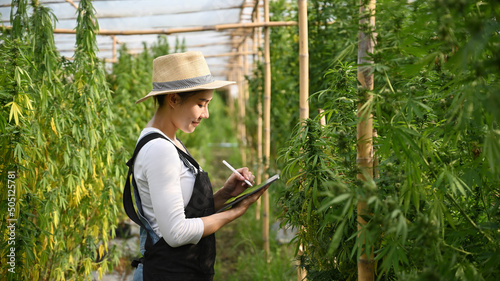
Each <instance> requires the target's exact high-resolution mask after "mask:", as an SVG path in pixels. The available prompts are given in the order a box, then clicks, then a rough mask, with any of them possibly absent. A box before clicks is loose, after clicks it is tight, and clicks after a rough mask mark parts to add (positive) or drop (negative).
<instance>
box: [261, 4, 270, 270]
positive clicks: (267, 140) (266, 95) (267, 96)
mask: <svg viewBox="0 0 500 281" xmlns="http://www.w3.org/2000/svg"><path fill="white" fill-rule="evenodd" d="M264 21H265V22H266V23H267V22H269V0H264ZM269 40H270V38H269V27H267V26H266V27H265V28H264V172H265V175H266V176H265V177H266V178H267V177H269V174H268V173H269V171H268V170H269V157H270V155H271V53H270V52H271V50H270V42H269ZM262 201H263V205H264V210H263V213H262V218H263V219H262V226H263V227H262V238H263V240H264V250H265V251H266V259H267V261H268V262H269V261H270V251H271V250H270V247H269V192H268V191H266V192H264V194H263V195H262Z"/></svg>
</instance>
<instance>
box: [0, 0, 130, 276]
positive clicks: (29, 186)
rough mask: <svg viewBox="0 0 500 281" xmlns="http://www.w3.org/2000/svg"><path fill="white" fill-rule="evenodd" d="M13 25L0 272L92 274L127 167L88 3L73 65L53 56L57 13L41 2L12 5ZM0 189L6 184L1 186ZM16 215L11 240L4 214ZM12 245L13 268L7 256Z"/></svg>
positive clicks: (5, 94)
mask: <svg viewBox="0 0 500 281" xmlns="http://www.w3.org/2000/svg"><path fill="white" fill-rule="evenodd" d="M12 4H13V5H14V6H16V7H17V10H16V12H15V13H13V14H12V15H11V22H12V24H13V27H12V29H11V30H5V29H4V30H2V33H1V35H0V36H1V41H2V44H1V45H0V48H1V51H0V54H1V55H0V59H1V61H2V64H1V65H2V68H1V69H0V72H1V74H0V77H2V78H1V79H2V80H1V83H0V86H1V89H0V93H1V96H0V99H1V114H0V116H1V119H0V120H1V121H2V122H1V127H0V133H1V135H2V138H1V142H2V145H1V152H0V155H1V156H0V157H1V164H0V165H1V167H2V169H1V170H2V173H1V174H2V182H5V183H7V178H8V174H10V173H9V171H13V172H14V173H15V175H16V178H15V191H16V193H15V199H16V200H15V203H16V205H15V210H16V212H15V214H14V216H12V214H8V213H6V211H7V208H8V203H9V202H11V201H8V198H7V197H8V193H7V192H6V189H5V190H4V191H5V192H2V193H1V195H0V198H1V203H0V208H1V212H2V218H3V219H2V220H1V221H0V229H1V235H2V239H1V243H2V247H1V257H0V259H1V260H2V262H1V271H2V274H1V275H2V276H3V277H4V278H5V279H7V280H39V279H40V280H64V279H67V278H70V279H86V278H87V279H89V278H91V276H92V275H91V272H92V271H97V272H98V273H99V274H102V273H104V272H105V271H107V270H108V268H110V267H111V265H112V263H111V260H109V259H103V257H104V256H105V255H106V254H107V253H109V252H111V251H112V249H111V248H110V247H109V246H108V241H109V240H110V238H112V237H113V236H114V229H115V226H116V223H117V219H118V217H119V214H120V211H119V210H120V209H119V206H118V205H117V204H116V202H117V201H118V198H117V196H118V194H119V190H120V189H119V185H120V184H119V182H120V181H121V178H120V176H121V175H122V174H123V173H124V169H123V166H122V165H117V164H116V163H121V162H123V161H124V160H125V158H124V157H123V155H122V154H121V153H120V151H119V148H120V147H121V145H122V144H121V142H120V140H119V137H118V134H117V132H116V129H115V126H114V125H113V119H114V114H113V112H112V109H111V105H112V101H111V91H110V89H109V87H108V84H107V82H106V76H105V72H104V68H103V64H102V62H100V61H99V60H98V59H97V57H96V51H97V45H96V38H95V33H96V32H95V31H96V30H97V29H98V28H99V27H98V25H97V21H96V18H95V16H94V12H95V11H94V8H93V7H92V5H91V3H90V1H86V0H84V1H80V2H79V7H78V11H77V13H78V25H77V28H76V33H77V42H76V52H75V56H74V60H73V61H67V60H65V59H64V58H62V57H60V56H59V54H58V52H57V50H56V48H55V45H54V39H53V24H54V21H55V17H54V15H53V14H52V12H51V11H50V10H49V9H47V8H45V7H43V6H39V5H38V1H34V2H33V3H31V4H29V3H28V1H13V3H12ZM2 186H3V185H2ZM8 217H10V218H12V219H16V220H17V221H15V240H14V241H15V244H8V240H7V238H8V237H9V236H10V237H12V235H10V232H8V231H7V224H8V222H7V220H6V219H7V218H8ZM11 248H14V249H15V255H16V259H15V267H14V269H15V274H12V273H10V272H8V271H7V270H8V269H9V268H12V266H11V265H9V264H7V261H10V259H9V260H8V258H7V254H8V253H10V251H11V250H10V249H11Z"/></svg>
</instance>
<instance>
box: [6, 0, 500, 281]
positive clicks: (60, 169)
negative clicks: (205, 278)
mask: <svg viewBox="0 0 500 281" xmlns="http://www.w3.org/2000/svg"><path fill="white" fill-rule="evenodd" d="M36 3H37V2H36V1H34V2H33V3H31V4H30V3H29V2H28V1H13V5H16V6H17V7H18V8H17V11H16V13H15V14H12V15H11V22H12V24H13V28H12V29H11V30H6V29H3V30H2V32H1V34H0V41H1V44H0V60H1V65H2V68H0V102H1V109H0V134H1V136H2V137H1V151H0V157H1V164H0V167H1V171H2V172H1V176H2V182H6V183H8V177H9V174H12V173H9V171H14V172H15V175H16V178H15V187H16V188H15V190H16V193H15V198H16V204H17V205H16V213H15V214H14V218H15V219H17V221H16V232H15V233H16V237H15V242H16V244H15V249H16V272H17V273H16V275H15V278H14V277H13V275H8V274H6V273H7V269H8V268H9V265H8V264H7V263H6V262H7V258H6V256H7V254H8V251H9V249H10V246H11V245H8V241H9V240H8V238H9V232H8V229H7V221H6V220H5V219H2V220H0V231H1V232H0V233H1V235H2V240H1V243H2V247H1V253H0V254H1V257H0V259H1V270H2V276H7V277H6V278H10V280H14V279H18V278H21V279H25V280H36V279H44V280H64V279H78V280H79V279H90V278H91V277H90V276H91V275H90V272H92V271H98V272H99V273H101V274H102V273H104V272H105V271H107V270H109V269H110V268H111V267H112V265H113V264H114V263H115V262H116V261H117V259H118V257H117V256H116V255H114V253H113V249H112V248H111V247H108V241H109V239H111V238H112V237H113V236H114V229H115V227H116V224H117V222H118V221H119V220H120V219H122V218H123V216H124V214H123V212H122V211H121V207H120V201H121V200H120V198H119V194H120V190H121V189H120V186H121V184H122V183H121V181H122V177H121V176H123V174H124V172H125V171H124V168H125V167H124V165H123V163H125V161H126V160H127V159H128V157H129V156H130V152H131V151H132V149H133V147H134V145H135V142H136V140H137V137H138V135H139V133H140V131H141V129H142V128H143V127H144V126H145V124H146V123H147V122H148V120H149V119H150V118H151V116H152V114H153V112H154V105H153V103H152V102H150V101H149V102H146V103H141V104H138V105H136V104H135V101H136V100H137V99H139V98H140V97H142V96H143V95H144V94H145V93H147V92H149V90H150V85H151V62H152V59H153V58H154V57H157V56H159V55H165V54H168V53H170V52H171V49H170V46H168V44H167V40H166V38H164V37H159V39H158V42H157V44H156V45H155V46H153V47H152V48H146V47H145V48H144V52H142V53H141V54H140V55H137V56H132V55H129V54H128V53H127V49H126V46H122V49H121V50H120V55H119V61H118V63H116V64H114V65H113V68H112V70H111V71H110V72H109V73H106V72H105V71H104V69H103V63H102V62H100V61H99V60H98V59H97V58H96V55H95V53H96V50H97V46H96V40H95V30H97V29H98V26H97V21H96V20H95V17H94V10H93V8H92V5H91V3H90V1H87V0H83V1H80V2H79V5H80V6H79V10H78V15H79V19H78V27H77V34H78V35H77V52H76V53H75V59H74V60H73V61H68V60H65V59H64V58H62V57H60V55H59V54H58V52H57V50H56V49H55V46H54V41H53V36H52V30H53V24H54V21H55V17H54V16H53V15H52V13H51V12H50V10H48V9H46V8H44V7H43V6H39V5H38V4H36ZM270 4H271V20H273V21H281V20H283V21H287V20H295V21H297V13H296V10H297V7H296V2H295V1H286V0H276V1H271V3H270ZM357 5H358V4H357V2H356V1H314V0H311V1H308V10H309V11H308V13H309V37H310V38H309V53H310V57H309V59H310V85H309V86H310V92H311V93H313V95H312V96H311V98H310V109H311V112H310V115H311V116H312V118H311V119H309V120H306V121H305V122H303V123H299V122H298V110H297V108H298V92H299V85H298V81H299V74H298V55H297V54H298V33H297V32H298V31H297V28H296V27H283V28H272V29H271V30H272V32H271V40H272V43H271V46H272V50H271V62H272V113H271V114H272V117H271V120H272V150H271V151H272V153H271V154H272V155H271V159H272V160H274V159H278V161H271V167H270V170H269V171H266V172H267V173H269V174H274V173H275V172H281V173H282V176H283V177H284V179H285V182H286V183H287V185H286V186H284V185H279V184H277V185H275V188H274V189H273V190H271V191H270V192H271V195H272V196H271V198H272V200H273V201H274V202H273V203H275V202H276V203H278V204H279V206H280V208H273V210H275V212H276V213H275V214H273V216H275V215H279V216H280V217H281V219H282V220H283V222H284V223H289V224H291V225H294V226H300V227H302V228H300V231H299V232H298V234H297V238H296V240H295V243H296V245H299V244H300V243H301V244H302V245H304V250H305V251H304V255H302V256H301V257H300V262H301V265H302V266H304V267H305V268H306V269H307V273H308V279H309V280H354V279H355V278H356V277H357V276H356V274H357V273H356V272H357V270H356V268H357V265H356V261H357V258H358V256H359V255H360V254H361V252H362V249H363V248H362V247H361V246H362V243H361V241H363V240H364V241H365V243H366V245H367V246H368V247H367V248H368V249H369V250H373V251H374V257H375V263H376V267H375V268H376V271H377V272H376V277H377V278H378V279H379V280H495V278H496V277H497V276H499V275H500V272H499V267H498V265H499V264H500V232H499V229H500V222H499V218H500V199H499V198H500V190H499V186H500V176H499V175H500V128H499V125H498V124H499V119H500V111H499V110H498V108H500V85H499V82H498V76H499V73H500V40H499V31H500V26H499V23H498V17H499V14H500V5H499V3H498V2H496V1H463V0H439V1H429V0H417V1H413V2H408V1H402V0H397V1H389V0H381V1H378V3H377V8H376V10H377V12H376V32H377V34H376V41H377V46H376V50H375V53H374V54H372V59H373V61H374V64H373V67H372V71H373V73H374V76H375V89H374V90H373V91H372V92H370V94H371V95H372V96H373V99H372V101H371V102H370V103H368V104H367V105H366V107H367V108H368V109H369V110H370V112H372V113H373V116H374V126H375V128H376V129H377V132H378V137H377V138H376V139H375V140H374V142H375V151H374V153H375V155H376V156H377V157H378V159H379V162H380V165H379V167H378V173H379V177H377V178H375V179H374V181H370V182H361V181H358V180H356V174H357V173H358V170H357V166H356V151H355V147H356V125H357V123H358V120H357V117H356V107H357V103H358V102H359V100H358V97H359V93H358V83H357V81H356V73H357V67H359V66H358V65H357V64H356V59H357V57H356V56H357V53H356V48H357V33H358V28H359V26H358V20H359V19H358V6H357ZM28 11H30V13H28ZM183 50H184V48H183V44H182V42H180V41H178V43H177V45H176V46H175V49H174V51H175V52H177V51H183ZM262 70H263V69H262V66H261V65H259V67H258V68H257V69H256V70H255V72H254V76H253V77H251V78H250V77H249V82H250V89H251V95H250V100H249V102H248V104H247V105H246V106H247V114H248V116H247V120H246V121H245V122H246V124H247V129H248V132H249V135H251V136H252V137H251V138H250V140H251V142H250V144H251V145H252V147H255V145H256V138H255V137H254V135H256V133H255V128H256V118H257V110H256V105H257V100H258V97H259V95H260V96H261V95H262V81H263V80H262V77H263V75H262V74H263V71H262ZM226 102H227V101H226V100H225V96H224V95H222V94H216V96H215V97H214V99H213V101H212V102H211V105H210V106H211V108H210V114H211V116H210V119H208V120H205V121H206V122H205V121H204V123H207V124H205V125H204V126H200V128H199V129H197V133H196V134H182V135H180V136H179V137H180V138H181V139H182V140H183V142H184V143H185V144H186V146H188V147H189V148H190V150H191V152H192V153H193V154H194V156H195V158H196V159H199V160H200V162H201V164H202V166H204V168H205V170H207V171H209V172H214V173H216V172H218V167H217V166H215V167H210V165H211V164H210V163H212V160H213V159H216V156H214V155H213V154H211V151H212V150H214V149H213V146H211V144H214V143H221V142H228V143H235V142H237V141H236V138H235V135H234V134H233V133H232V132H233V131H234V130H233V127H232V124H228V122H225V121H224V120H225V119H224V118H225V117H226V116H227V115H228V112H227V111H226V110H227V107H226V106H225V103H226ZM317 108H323V109H325V113H324V117H325V119H326V121H327V122H326V125H325V126H320V125H319V118H321V117H322V116H320V115H318V113H317V110H316V109H317ZM226 119H227V118H226ZM292 128H294V129H292ZM230 154H231V155H232V156H230V157H234V160H233V159H232V160H231V162H232V163H238V161H240V159H239V157H238V156H237V154H238V153H237V152H236V149H235V150H234V151H233V152H232V153H230ZM254 160H255V159H254ZM250 165H252V164H250ZM219 184H222V183H216V184H214V186H215V187H217V186H218V185H219ZM276 190H278V192H276ZM359 199H363V200H366V201H367V202H368V204H369V207H370V211H371V216H369V217H367V218H366V219H367V221H368V224H367V225H366V226H365V229H364V233H365V234H364V236H362V237H357V233H358V232H357V223H356V219H355V218H356V215H357V214H356V204H357V202H358V200H359ZM8 200H9V198H8V193H7V192H2V194H1V195H0V212H1V214H2V217H3V218H7V217H9V214H8V213H7V214H4V213H5V212H6V210H7V209H8V203H9V201H8ZM273 205H274V204H273ZM281 210H282V212H281ZM10 218H12V216H11V217H10ZM254 232H255V231H254ZM257 232H258V230H257ZM75 233H78V234H79V235H75ZM254 250H255V249H254ZM255 251H256V250H255ZM256 252H259V251H256ZM105 253H107V256H106V258H104V259H103V258H102V257H103V256H104V255H105ZM259 253H260V252H259ZM276 253H280V250H279V249H278V250H276ZM254 258H255V257H254ZM286 259H287V258H285V260H286ZM242 260H245V259H240V260H239V261H238V266H242V264H244V263H243V262H241V261H242ZM252 261H253V263H254V264H255V268H259V269H260V268H261V269H262V270H263V271H268V273H269V272H270V271H273V269H270V268H269V267H267V266H266V265H265V264H261V263H259V261H257V260H252ZM276 264H282V265H283V264H286V261H285V262H283V263H281V262H278V261H277V263H276ZM242 267H243V266H242ZM287 270H288V269H287ZM253 272H254V275H252V276H250V273H249V276H248V278H249V280H252V278H253V279H255V278H258V276H260V277H262V278H264V279H265V278H268V277H263V276H270V275H269V274H261V272H258V270H253ZM273 274H274V275H272V276H280V273H273ZM287 276H289V272H288V273H287Z"/></svg>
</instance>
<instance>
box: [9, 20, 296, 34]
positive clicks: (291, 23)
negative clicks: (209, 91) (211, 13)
mask: <svg viewBox="0 0 500 281" xmlns="http://www.w3.org/2000/svg"><path fill="white" fill-rule="evenodd" d="M294 25H297V22H295V21H273V22H257V23H255V22H252V23H230V24H218V25H212V26H195V27H179V28H167V29H145V30H105V29H101V30H99V31H98V32H96V34H97V35H157V34H165V35H170V34H175V33H188V32H199V31H221V30H226V29H236V28H256V27H265V28H268V27H277V26H294ZM5 28H6V29H12V26H6V27H5ZM54 33H57V34H76V30H74V29H64V28H55V29H54Z"/></svg>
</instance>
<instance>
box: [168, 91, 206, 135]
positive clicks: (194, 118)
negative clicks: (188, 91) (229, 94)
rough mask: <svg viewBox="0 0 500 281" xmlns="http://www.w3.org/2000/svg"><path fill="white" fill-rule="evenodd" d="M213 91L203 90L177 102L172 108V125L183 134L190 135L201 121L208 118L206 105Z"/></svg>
mask: <svg viewBox="0 0 500 281" xmlns="http://www.w3.org/2000/svg"><path fill="white" fill-rule="evenodd" d="M213 92H214V91H213V90H203V91H199V92H198V93H196V94H194V95H192V96H190V97H188V98H186V99H185V100H183V101H180V99H177V100H178V102H177V103H176V104H175V106H174V111H175V112H174V115H173V116H174V125H175V126H176V127H177V128H178V129H180V130H181V131H183V132H185V133H192V132H193V131H194V129H196V127H197V126H198V125H199V124H200V122H201V120H202V119H206V118H208V115H209V114H208V104H209V103H210V101H211V100H212V96H213Z"/></svg>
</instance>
